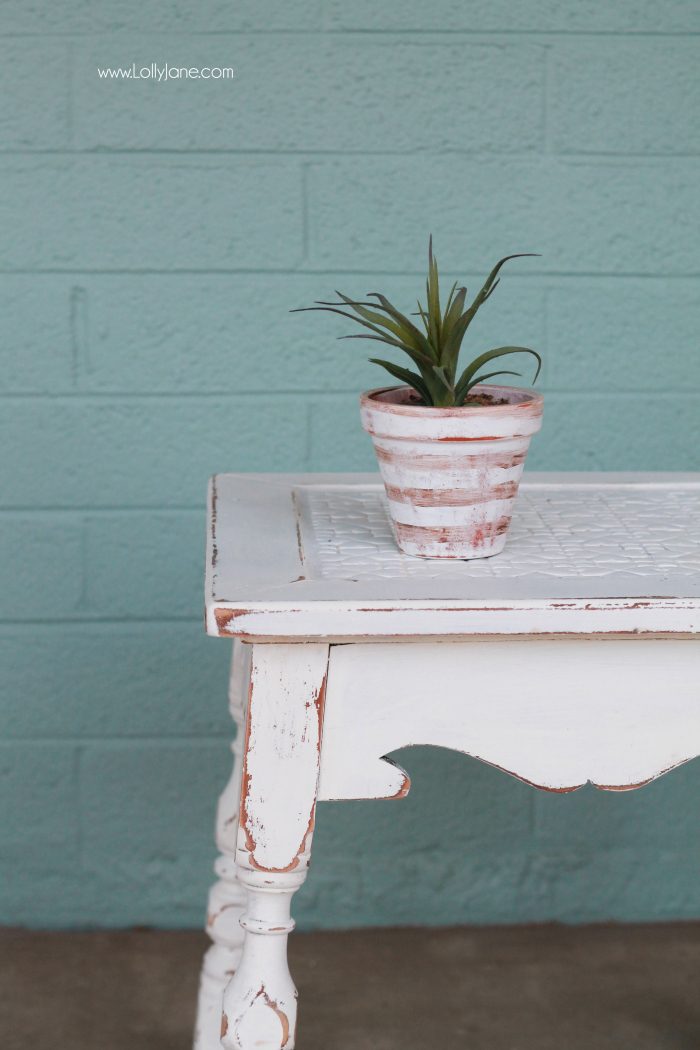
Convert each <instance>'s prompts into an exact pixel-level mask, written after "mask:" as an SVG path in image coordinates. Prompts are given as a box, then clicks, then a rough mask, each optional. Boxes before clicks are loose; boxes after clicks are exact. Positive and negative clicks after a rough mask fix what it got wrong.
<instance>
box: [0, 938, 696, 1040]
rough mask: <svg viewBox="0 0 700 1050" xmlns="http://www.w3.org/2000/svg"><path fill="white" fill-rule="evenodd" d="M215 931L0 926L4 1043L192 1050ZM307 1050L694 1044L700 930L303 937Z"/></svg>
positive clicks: (295, 951) (299, 942) (299, 976)
mask: <svg viewBox="0 0 700 1050" xmlns="http://www.w3.org/2000/svg"><path fill="white" fill-rule="evenodd" d="M205 944H206V941H205V938H204V937H203V936H202V935H200V934H196V933H174V932H166V933H163V932H152V931H140V930H137V931H129V932H123V933H122V932H118V933H108V932H97V933H27V932H24V931H16V930H4V931H3V930H0V1046H1V1047H2V1048H3V1050H28V1048H33V1047H43V1046H46V1047H50V1048H51V1050H97V1048H99V1050H190V1048H191V1029H192V1023H193V1009H194V1002H195V995H196V987H197V973H198V969H199V962H200V958H201V954H202V951H203V949H204V947H205ZM290 955H291V961H292V969H293V973H294V976H295V980H296V983H297V985H298V987H299V992H300V1023H299V1035H298V1040H297V1047H298V1050H329V1048H332V1050H433V1048H434V1050H453V1048H454V1050H457V1048H461V1050H628V1048H629V1050H666V1048H668V1050H671V1048H672V1050H698V1048H699V1047H700V996H699V995H698V991H697V989H698V977H699V975H700V923H692V924H691V923H683V924H674V925H654V926H623V927H621V926H598V927H583V928H575V927H574V928H572V927H561V926H534V927H498V928H486V929H473V928H463V929H443V930H434V929H402V930H368V931H367V930H363V931H351V932H343V933H315V934H296V935H294V937H293V938H292V940H291V942H290Z"/></svg>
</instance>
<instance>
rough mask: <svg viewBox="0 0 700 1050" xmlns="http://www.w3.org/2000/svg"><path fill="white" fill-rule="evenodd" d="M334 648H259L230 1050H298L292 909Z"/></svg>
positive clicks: (307, 844) (242, 817)
mask: <svg viewBox="0 0 700 1050" xmlns="http://www.w3.org/2000/svg"><path fill="white" fill-rule="evenodd" d="M327 667H328V646H327V645H324V644H313V645H312V644H299V643H297V644H292V645H278V644H262V645H255V646H253V652H252V665H251V675H250V692H249V703H248V711H247V719H246V738H245V743H244V752H243V772H242V790H241V798H240V809H239V823H238V841H237V851H236V872H237V878H238V882H239V884H240V885H242V886H244V887H245V888H246V891H247V906H246V910H245V913H244V915H243V917H242V918H241V920H240V921H241V926H242V927H243V929H244V931H245V937H244V943H243V953H242V958H241V961H240V964H239V965H238V967H237V968H236V971H235V973H234V975H233V978H232V979H231V981H230V983H229V985H228V987H227V988H226V991H225V993H224V1007H223V1015H222V1024H221V1043H222V1045H223V1046H224V1047H225V1048H226V1050H253V1048H255V1050H293V1047H294V1039H295V1029H296V1012H297V1011H296V999H297V993H296V988H295V987H294V983H293V981H292V978H291V976H290V973H289V967H288V965H287V937H288V934H289V933H290V931H291V930H292V929H293V928H294V922H293V920H292V919H291V917H290V904H291V898H292V896H293V894H294V892H295V891H296V890H297V889H298V888H299V887H300V886H301V884H302V883H303V882H304V879H305V878H306V872H307V869H308V866H309V857H310V852H311V837H312V834H313V827H314V818H315V812H316V795H317V785H318V772H319V761H320V750H321V734H322V727H323V710H324V701H325V686H326V674H327Z"/></svg>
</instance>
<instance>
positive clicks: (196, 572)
mask: <svg viewBox="0 0 700 1050" xmlns="http://www.w3.org/2000/svg"><path fill="white" fill-rule="evenodd" d="M0 34H1V35H0V87H1V90H0V178H1V180H2V194H1V195H0V228H1V229H2V231H3V236H2V238H1V239H0V318H2V339H1V340H0V393H1V395H2V410H1V411H0V442H1V446H2V449H3V456H2V457H1V458H0V552H1V554H2V562H3V566H4V571H3V586H2V589H0V615H1V616H2V623H1V624H0V682H1V686H0V705H1V706H0V711H1V715H2V718H1V723H0V724H1V725H2V734H1V739H0V829H1V830H0V921H2V922H5V923H27V924H31V925H45V924H48V925H85V924H106V925H120V924H130V923H145V924H162V925H197V924H199V923H200V921H201V919H202V914H203V907H204V901H205V894H206V890H207V886H208V884H209V882H210V880H211V874H210V864H211V861H212V859H213V855H214V850H213V845H212V841H211V827H212V822H213V817H214V807H215V800H216V797H217V794H218V791H219V789H220V787H221V786H222V784H223V782H224V780H225V778H226V775H227V769H228V761H229V759H228V754H227V737H228V733H229V722H228V716H227V712H226V704H225V679H226V663H227V658H228V651H227V650H228V646H227V645H225V644H224V643H217V642H215V641H212V640H207V639H205V638H204V636H203V634H202V625H201V615H200V610H201V603H202V599H201V593H202V592H201V586H202V582H201V581H202V561H203V542H204V529H203V505H204V492H205V483H206V478H207V476H208V475H209V474H210V473H212V472H214V471H225V470H248V469H251V470H278V471H279V470H324V469H334V470H356V469H364V468H369V469H371V468H372V466H373V459H372V453H371V449H370V447H369V443H368V441H367V440H366V438H365V436H364V435H363V434H362V433H361V431H360V427H359V425H358V418H357V417H358V413H357V403H356V402H357V392H358V391H359V390H360V389H361V388H363V387H366V386H368V385H370V384H372V383H373V382H374V381H375V380H376V379H377V376H376V375H375V373H374V371H373V369H372V367H371V366H369V365H367V364H366V362H365V357H366V349H364V348H363V346H362V344H360V343H337V342H336V341H335V336H336V335H337V334H338V332H339V328H338V327H337V326H336V324H335V323H334V320H333V319H331V318H327V317H320V316H315V317H311V318H306V317H299V316H295V317H290V316H289V314H288V313H287V311H288V309H289V308H290V307H293V306H298V305H302V304H305V303H308V302H309V301H310V300H312V299H314V298H318V297H322V296H323V295H325V294H327V293H328V292H330V291H331V290H332V289H333V288H335V287H340V288H342V289H343V290H348V291H350V292H354V293H360V294H362V293H364V292H365V291H366V290H368V289H369V288H370V287H372V286H375V287H377V286H379V287H380V288H386V289H388V290H389V291H390V292H391V293H392V294H393V295H395V296H396V297H397V299H398V300H399V301H400V302H401V303H404V304H406V305H407V306H410V304H411V302H412V301H413V298H414V295H415V292H416V289H417V287H418V286H419V285H420V282H421V280H422V274H423V268H424V256H425V249H426V242H427V235H428V232H429V231H432V233H433V234H434V236H435V241H436V246H437V249H438V254H439V258H440V262H441V265H442V267H443V269H444V271H445V275H446V276H447V275H449V276H454V277H464V278H466V280H467V281H468V282H469V283H470V285H471V286H473V285H474V284H475V283H476V281H477V280H478V278H479V277H480V276H482V275H483V273H484V269H485V267H486V266H487V265H488V264H490V263H491V262H492V261H494V260H495V259H496V258H498V257H499V256H501V255H505V254H508V253H510V252H513V251H540V252H542V258H541V259H538V260H527V261H522V262H521V263H515V264H513V265H512V266H511V268H510V269H509V271H508V272H507V274H506V276H505V278H504V281H503V285H502V287H501V288H500V289H499V292H498V294H497V296H496V297H495V298H494V300H492V304H490V307H489V309H488V310H487V311H484V313H483V316H482V317H480V318H479V324H478V330H477V331H475V340H474V345H477V346H480V347H486V346H489V345H493V344H494V342H509V341H517V342H525V343H529V344H530V345H532V346H535V347H538V348H540V349H542V350H543V351H544V353H545V359H546V368H545V372H544V377H543V388H544V389H545V391H546V396H547V412H546V425H545V429H544V431H543V432H542V434H541V435H540V436H539V438H538V440H537V441H536V442H535V444H534V447H533V451H532V460H531V463H532V466H536V467H539V468H556V469H587V468H591V469H656V470H663V469H673V468H680V469H685V470H693V469H698V468H700V452H699V451H698V449H699V448H700V353H699V352H698V351H699V349H700V348H699V346H698V331H700V287H699V286H698V275H699V274H700V241H699V240H698V226H699V220H700V194H699V193H698V185H699V184H700V157H699V155H698V151H699V146H698V144H699V143H700V134H699V132H700V80H699V79H698V77H697V69H698V63H699V61H700V7H699V6H698V4H697V3H695V2H692V0H667V2H666V3H664V4H659V3H657V2H654V3H652V2H650V0H642V2H635V3H632V2H631V0H621V2H615V3H611V2H596V0H542V2H535V0H531V2H529V3H528V2H522V3H513V2H512V0H462V2H459V3H457V2H456V0H435V2H434V3H431V4H426V3H425V2H424V0H404V2H403V3H401V4H399V3H396V4H378V3H376V0H373V2H369V0H330V2H322V0H285V2H283V0H277V2H274V0H269V2H266V3H265V2H260V0H238V2H236V0H229V2H224V0H203V2H200V3H191V2H186V0H165V2H161V3H153V2H151V3H144V2H143V0H139V2H138V3H137V2H136V0H120V2H119V3H108V2H107V0H66V2H65V3H61V4H58V5H57V4H55V3H50V2H49V0H31V2H26V0H5V3H3V5H2V21H1V25H0ZM153 61H157V62H159V63H161V64H162V63H163V62H165V61H167V62H168V63H170V64H171V65H186V66H191V65H205V64H209V65H212V64H215V65H232V66H233V67H234V68H235V69H236V71H237V76H236V79H235V81H233V82H204V81H199V82H192V81H190V82H169V83H167V84H154V83H151V82H148V81H135V82H114V81H104V80H99V79H98V77H97V72H96V67H97V66H98V65H113V66H114V65H124V66H126V65H131V63H132V62H135V63H136V64H137V65H142V64H148V63H150V62H153ZM403 761H404V762H405V763H406V764H407V766H408V768H409V769H410V771H411V773H412V774H413V778H414V788H413V790H412V792H411V795H410V797H409V798H408V799H407V800H406V801H405V802H403V803H401V804H400V805H399V804H395V805H390V804H384V805H382V804H364V803H357V804H350V803H348V804H345V805H338V804H336V805H328V806H326V807H322V812H321V813H320V816H319V821H318V833H317V836H316V840H315V861H316V862H315V865H314V871H313V878H312V879H310V880H309V882H308V883H307V885H306V886H305V888H304V890H303V891H302V892H301V893H300V894H299V898H298V902H297V909H296V910H297V915H298V918H299V920H300V923H301V925H303V926H307V927H309V926H338V925H353V924H366V923H397V922H415V921H418V920H420V921H425V922H482V921H504V922H511V921H531V920H539V919H564V920H571V921H580V920H599V919H608V918H614V919H638V918H643V919H654V918H662V917H672V916H697V915H698V914H700V881H699V880H698V878H697V872H698V865H699V862H700V835H698V810H699V808H700V765H699V764H695V765H690V766H688V767H687V768H685V769H682V770H679V771H677V772H676V773H674V774H672V775H671V776H669V777H667V778H666V779H665V780H663V781H661V782H660V783H658V784H656V785H654V786H652V787H650V788H648V789H647V790H645V791H642V792H639V793H637V794H634V795H632V796H621V797H620V796H614V795H604V794H599V793H596V792H594V791H592V790H591V791H588V790H584V791H581V792H579V793H576V794H574V795H572V796H569V797H565V798H560V797H550V796H546V795H540V794H537V793H535V792H533V791H532V790H530V789H529V788H527V787H525V786H524V785H522V784H520V783H517V782H515V781H513V780H511V779H509V778H507V777H504V776H503V775H502V774H499V773H498V772H496V771H494V770H492V769H489V768H487V767H485V766H480V765H478V764H477V763H475V762H471V761H466V760H464V759H462V758H460V757H459V756H456V755H453V754H450V753H447V752H440V751H419V750H417V751H415V752H412V753H409V754H407V755H405V756H403ZM358 843H361V849H358Z"/></svg>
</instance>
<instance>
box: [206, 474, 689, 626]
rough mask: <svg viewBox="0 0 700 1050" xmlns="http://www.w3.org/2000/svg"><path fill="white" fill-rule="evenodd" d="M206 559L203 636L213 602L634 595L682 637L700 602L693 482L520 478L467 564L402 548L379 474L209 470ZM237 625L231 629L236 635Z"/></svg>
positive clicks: (547, 599) (520, 600)
mask: <svg viewBox="0 0 700 1050" xmlns="http://www.w3.org/2000/svg"><path fill="white" fill-rule="evenodd" d="M207 562H208V576H207V594H206V603H207V610H208V613H209V619H208V627H209V630H210V631H211V633H227V632H225V631H222V630H221V620H222V616H223V614H221V615H220V616H219V622H218V626H217V627H216V629H214V624H215V623H216V622H217V621H216V619H215V615H214V613H215V610H216V609H217V608H219V609H222V608H224V609H229V610H232V611H234V612H235V611H236V610H244V611H245V610H249V609H251V608H253V607H255V608H257V609H258V611H261V610H263V609H266V610H269V611H277V612H281V611H282V610H286V612H287V613H291V612H293V611H295V612H296V613H297V614H298V618H300V619H303V618H304V614H305V613H306V614H308V613H309V611H310V607H311V605H313V606H316V608H315V610H314V611H315V613H316V614H318V612H319V611H320V610H319V609H318V603H329V605H331V604H332V605H333V606H334V607H335V608H337V607H338V605H339V604H340V605H342V606H343V608H344V609H347V610H349V609H353V608H354V609H355V610H356V611H360V610H361V609H362V608H368V607H369V606H371V605H372V604H374V605H375V611H378V610H377V609H376V603H382V602H386V603H388V605H387V608H394V607H396V606H401V605H402V604H403V605H408V604H412V603H416V602H419V603H422V604H423V607H426V605H425V603H426V602H428V603H430V606H428V607H436V608H440V607H445V606H446V603H452V604H454V603H461V606H462V607H465V608H466V607H468V606H471V607H474V608H477V607H479V608H481V609H485V608H486V607H487V606H488V603H494V602H498V603H499V604H501V605H503V604H505V605H507V606H508V607H512V608H522V607H523V606H527V604H528V603H535V605H537V606H541V605H542V603H548V604H549V607H550V609H554V608H555V607H556V604H557V603H558V602H568V601H576V602H577V603H578V605H579V607H583V606H581V604H580V603H581V602H585V601H586V600H591V601H593V600H599V599H610V600H612V601H618V600H624V601H626V602H627V605H626V607H627V608H629V607H630V600H631V599H635V600H638V604H639V605H640V606H641V603H642V602H646V603H647V607H650V606H653V605H654V603H656V604H657V605H658V606H659V608H660V609H661V608H668V607H669V602H671V603H673V604H674V607H675V610H676V612H678V611H679V610H680V609H681V608H683V609H685V610H687V612H688V617H687V620H688V622H687V625H686V626H685V627H684V628H683V629H684V630H687V631H691V632H692V631H694V630H697V629H698V626H697V621H698V609H699V608H700V475H687V474H686V475H680V474H626V475H620V474H618V475H615V474H611V475H606V474H533V473H530V474H526V475H525V479H524V481H523V483H522V485H521V488H520V495H519V498H518V501H517V505H516V510H515V514H514V517H513V524H512V527H511V530H510V533H509V536H508V543H507V545H506V549H505V551H504V552H503V553H502V554H499V555H497V556H496V557H494V558H488V559H482V560H474V561H428V560H423V559H418V558H411V557H408V556H407V555H404V554H402V553H400V552H399V550H398V548H397V547H396V545H395V543H394V540H393V537H392V532H391V524H390V520H389V516H388V512H387V509H386V500H385V496H384V491H383V488H382V485H381V483H380V482H379V479H378V477H377V476H374V475H352V474H349V475H314V474H307V475H281V474H277V475H275V474H266V475H250V474H238V475H236V474H225V475H219V476H218V477H217V478H214V479H213V480H212V484H211V494H210V518H209V550H208V557H207ZM493 611H494V612H496V611H503V609H500V610H497V609H496V608H493ZM224 619H225V616H224ZM234 619H235V617H232V618H230V620H229V621H228V624H229V625H231V629H230V630H229V632H228V633H237V632H236V631H235V630H233V629H232V628H233V620H234ZM375 619H376V618H375ZM677 619H678V618H676V620H677ZM681 619H682V618H681ZM678 622H680V621H678ZM285 623H287V619H285ZM625 629H626V626H625ZM658 629H662V628H661V625H659V628H658ZM285 630H286V628H285ZM282 633H283V634H284V633H285V632H282ZM421 633H422V632H421Z"/></svg>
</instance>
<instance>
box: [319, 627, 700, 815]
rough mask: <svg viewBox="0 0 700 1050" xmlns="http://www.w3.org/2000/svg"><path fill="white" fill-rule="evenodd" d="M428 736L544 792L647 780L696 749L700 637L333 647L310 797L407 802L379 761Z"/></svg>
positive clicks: (388, 765) (392, 771) (619, 787)
mask: <svg viewBox="0 0 700 1050" xmlns="http://www.w3.org/2000/svg"><path fill="white" fill-rule="evenodd" d="M423 744H427V745H433V746H437V747H445V748H450V749H452V750H456V751H461V752H463V753H464V754H466V755H470V756H472V757H474V758H478V759H480V760H481V761H484V762H487V763H489V764H490V765H493V766H497V767H499V768H501V769H503V770H504V771H506V772H508V773H511V774H512V775H513V776H516V777H518V778H519V779H521V780H524V781H526V782H528V783H531V784H533V785H534V786H536V787H540V788H543V789H546V790H550V791H571V790H574V789H575V788H578V787H581V786H582V785H583V784H586V783H588V782H591V783H593V784H595V785H596V786H597V787H600V788H603V789H606V790H613V791H625V790H631V789H632V788H636V787H641V786H642V785H644V784H647V783H649V782H650V781H651V780H654V779H656V778H657V777H659V776H661V775H662V774H663V773H666V772H668V771H669V770H670V769H673V768H674V767H675V766H678V765H680V764H682V763H683V762H686V761H688V760H689V759H691V758H694V757H696V756H697V755H700V643H699V642H698V640H697V639H690V640H677V639H649V640H646V639H635V640H597V639H595V638H588V639H553V640H538V641H537V642H532V641H527V640H522V639H517V640H513V639H504V640H498V641H487V642H483V643H474V642H471V643H470V642H442V643H440V642H419V643H413V644H406V643H403V644H402V643H390V642H387V643H381V642H380V643H377V642H375V643H372V644H365V643H355V644H350V645H333V646H331V650H330V659H329V667H328V681H327V689H326V707H325V720H324V727H323V742H322V749H321V762H320V778H319V794H318V798H319V799H351V798H401V797H403V796H404V795H405V794H406V793H407V792H408V789H409V787H410V780H409V777H408V776H407V774H406V773H405V772H404V770H403V769H401V767H399V766H397V765H396V764H395V763H394V762H392V761H391V760H389V759H387V758H386V757H385V756H387V755H388V754H389V753H391V752H392V751H396V750H397V749H399V748H402V747H406V746H412V745H423Z"/></svg>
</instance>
